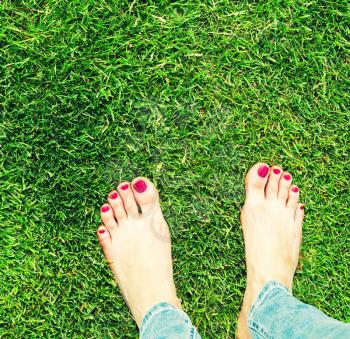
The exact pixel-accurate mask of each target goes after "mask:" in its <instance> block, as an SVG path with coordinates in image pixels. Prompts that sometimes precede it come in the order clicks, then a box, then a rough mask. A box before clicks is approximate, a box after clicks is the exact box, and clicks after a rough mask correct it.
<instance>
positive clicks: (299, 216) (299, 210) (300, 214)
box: [294, 203, 305, 226]
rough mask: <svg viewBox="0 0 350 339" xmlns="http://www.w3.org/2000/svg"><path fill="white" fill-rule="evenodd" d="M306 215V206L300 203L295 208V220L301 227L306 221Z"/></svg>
mask: <svg viewBox="0 0 350 339" xmlns="http://www.w3.org/2000/svg"><path fill="white" fill-rule="evenodd" d="M304 214H305V205H304V204H301V203H298V204H297V206H296V208H295V215H294V219H295V221H296V222H297V223H298V224H300V226H301V225H302V223H303V220H304Z"/></svg>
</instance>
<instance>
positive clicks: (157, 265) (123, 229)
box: [97, 178, 181, 326]
mask: <svg viewBox="0 0 350 339" xmlns="http://www.w3.org/2000/svg"><path fill="white" fill-rule="evenodd" d="M101 218H102V222H103V224H104V225H103V226H100V227H99V228H98V230H97V236H98V240H99V241H100V244H101V246H102V249H103V252H104V254H105V257H106V260H107V261H108V263H109V265H110V268H111V270H112V272H113V274H114V277H115V280H116V282H117V284H118V286H119V288H120V290H121V293H122V295H123V297H124V299H125V301H126V303H127V305H128V306H129V308H130V310H131V312H132V314H133V317H134V319H135V321H136V323H137V325H138V326H140V324H141V321H142V319H143V317H144V316H145V315H146V313H147V311H148V310H149V309H150V308H151V307H152V306H153V305H155V304H157V303H159V302H162V301H165V302H168V303H170V304H172V305H173V306H174V307H177V308H181V304H180V301H179V299H178V298H177V296H176V289H175V285H174V280H173V266H172V260H171V242H170V233H169V229H168V225H167V223H166V221H165V220H164V217H163V214H162V211H161V209H160V205H159V196H158V192H157V190H156V188H155V187H154V185H153V184H152V183H151V182H150V181H149V180H148V179H146V178H135V179H134V180H133V182H132V183H131V185H130V184H129V183H127V182H123V183H121V184H119V185H118V189H117V191H112V192H110V194H109V196H108V204H104V205H103V206H102V207H101Z"/></svg>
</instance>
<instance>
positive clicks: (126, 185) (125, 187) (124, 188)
mask: <svg viewBox="0 0 350 339" xmlns="http://www.w3.org/2000/svg"><path fill="white" fill-rule="evenodd" d="M120 188H121V189H122V190H123V191H125V190H127V189H128V188H129V185H128V184H125V185H123V186H120Z"/></svg>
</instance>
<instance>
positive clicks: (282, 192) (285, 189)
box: [278, 172, 292, 204]
mask: <svg viewBox="0 0 350 339" xmlns="http://www.w3.org/2000/svg"><path fill="white" fill-rule="evenodd" d="M291 184H292V176H291V174H290V173H288V172H283V174H282V175H281V178H280V181H279V184H278V199H279V200H281V201H282V202H283V203H284V204H285V203H286V202H287V199H288V195H289V189H290V185H291Z"/></svg>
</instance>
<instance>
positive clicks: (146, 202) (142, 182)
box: [132, 177, 159, 215]
mask: <svg viewBox="0 0 350 339" xmlns="http://www.w3.org/2000/svg"><path fill="white" fill-rule="evenodd" d="M132 190H133V193H134V197H135V200H136V202H137V204H138V205H139V206H140V208H141V213H142V214H143V215H146V214H147V213H149V212H151V211H152V210H154V208H153V207H156V206H157V205H158V201H159V195H158V191H157V189H156V188H155V186H154V185H153V183H152V182H151V181H150V180H148V179H147V178H144V177H138V178H135V179H134V180H133V181H132Z"/></svg>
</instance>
